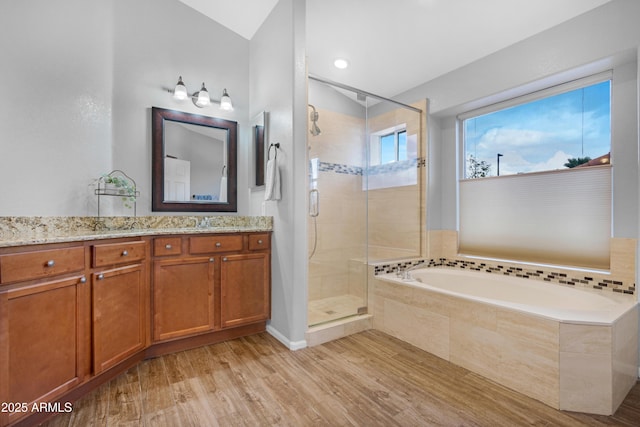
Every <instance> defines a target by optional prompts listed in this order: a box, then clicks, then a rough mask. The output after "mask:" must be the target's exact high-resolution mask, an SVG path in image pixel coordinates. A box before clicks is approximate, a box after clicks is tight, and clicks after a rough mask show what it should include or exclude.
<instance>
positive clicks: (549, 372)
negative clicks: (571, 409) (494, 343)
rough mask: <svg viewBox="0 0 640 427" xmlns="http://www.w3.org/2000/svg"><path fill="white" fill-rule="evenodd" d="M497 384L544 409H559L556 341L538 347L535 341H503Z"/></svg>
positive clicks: (524, 338) (526, 339)
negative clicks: (545, 405) (542, 405)
mask: <svg viewBox="0 0 640 427" xmlns="http://www.w3.org/2000/svg"><path fill="white" fill-rule="evenodd" d="M498 360H499V362H498V367H499V368H498V370H499V373H500V382H501V383H502V384H504V385H506V386H507V387H509V388H512V389H513V390H516V391H519V392H521V393H525V394H527V395H528V396H530V397H533V398H534V399H537V400H540V401H541V402H544V403H546V404H547V405H549V406H551V407H553V408H556V409H557V408H558V407H559V398H558V392H559V369H558V365H559V356H558V344H557V341H556V342H555V343H553V344H551V343H549V344H548V345H545V346H541V345H540V344H539V342H536V340H531V341H530V340H529V339H528V337H527V336H525V335H523V336H522V337H520V338H516V337H506V338H505V339H504V343H503V346H502V347H501V348H500V357H499V359H498Z"/></svg>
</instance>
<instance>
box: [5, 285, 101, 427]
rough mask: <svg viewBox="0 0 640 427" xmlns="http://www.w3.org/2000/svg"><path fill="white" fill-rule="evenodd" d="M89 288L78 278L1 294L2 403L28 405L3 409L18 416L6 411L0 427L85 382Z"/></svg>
mask: <svg viewBox="0 0 640 427" xmlns="http://www.w3.org/2000/svg"><path fill="white" fill-rule="evenodd" d="M85 282H86V280H85V279H84V277H80V276H77V277H72V278H67V279H62V280H56V281H49V282H45V283H41V284H36V285H29V286H24V287H21V288H14V289H11V290H8V291H4V292H0V402H6V403H10V402H12V403H20V404H27V407H24V406H23V407H20V406H18V407H17V408H16V407H14V408H4V409H17V411H13V410H11V411H10V412H5V411H4V410H3V411H2V412H1V413H0V425H5V424H7V423H9V422H13V421H15V420H17V419H19V418H22V417H23V416H25V415H28V414H27V413H24V410H25V409H26V408H28V412H29V413H30V411H31V408H32V405H33V403H35V402H52V401H54V400H55V398H56V397H57V396H60V395H62V394H64V393H65V392H66V391H68V390H70V389H71V388H73V387H74V386H76V385H77V384H79V383H80V382H81V380H82V379H83V378H82V377H83V373H82V372H83V366H85V360H84V359H83V355H84V354H85V351H84V349H85V348H86V347H85V342H86V341H85V340H87V339H88V337H86V336H85V325H86V321H87V320H88V319H86V318H85V316H86V315H87V312H86V310H83V309H82V307H83V306H84V304H86V300H84V298H85V296H86V295H87V290H86V288H85V286H86V285H85V284H84V283H85ZM83 301H84V302H83Z"/></svg>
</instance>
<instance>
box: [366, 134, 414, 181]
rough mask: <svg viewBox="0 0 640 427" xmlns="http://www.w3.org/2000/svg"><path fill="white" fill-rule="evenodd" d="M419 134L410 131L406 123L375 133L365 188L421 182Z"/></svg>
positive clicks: (372, 139) (370, 138)
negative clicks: (418, 165)
mask: <svg viewBox="0 0 640 427" xmlns="http://www.w3.org/2000/svg"><path fill="white" fill-rule="evenodd" d="M417 161H418V135H417V134H416V133H407V124H406V123H399V124H398V125H396V126H394V127H390V128H385V129H381V130H378V131H376V132H372V133H371V135H370V136H369V165H368V167H367V179H366V180H363V181H362V185H363V189H367V190H377V189H381V188H393V187H402V186H407V185H416V184H417V183H418V172H417V170H418V168H417Z"/></svg>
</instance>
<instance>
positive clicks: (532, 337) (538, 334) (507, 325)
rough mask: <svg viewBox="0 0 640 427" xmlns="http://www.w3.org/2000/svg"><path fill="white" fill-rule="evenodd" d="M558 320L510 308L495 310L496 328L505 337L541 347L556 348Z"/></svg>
mask: <svg viewBox="0 0 640 427" xmlns="http://www.w3.org/2000/svg"><path fill="white" fill-rule="evenodd" d="M558 329H559V328H558V322H557V321H554V320H549V319H543V318H540V317H535V316H531V315H527V314H523V313H518V312H515V311H511V310H505V309H498V310H497V330H498V332H499V333H500V334H502V335H504V336H505V337H509V338H511V339H515V340H522V341H526V342H527V343H529V344H532V345H535V346H538V347H541V348H545V349H548V348H552V349H555V350H556V351H557V348H558V335H559V330H558Z"/></svg>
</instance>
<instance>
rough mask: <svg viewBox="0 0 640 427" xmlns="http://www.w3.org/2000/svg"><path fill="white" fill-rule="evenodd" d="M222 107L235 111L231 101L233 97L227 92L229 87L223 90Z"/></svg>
mask: <svg viewBox="0 0 640 427" xmlns="http://www.w3.org/2000/svg"><path fill="white" fill-rule="evenodd" d="M220 108H222V109H223V110H226V111H233V104H232V103H231V97H230V96H229V94H228V93H227V89H226V88H225V90H223V91H222V98H220Z"/></svg>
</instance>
